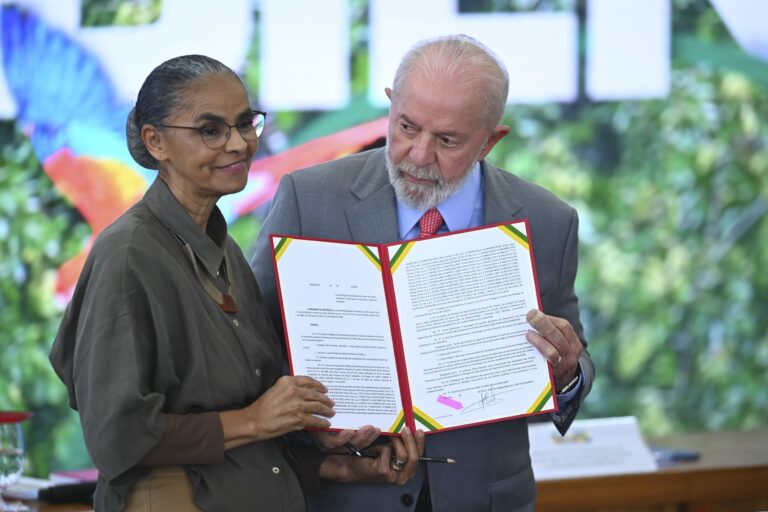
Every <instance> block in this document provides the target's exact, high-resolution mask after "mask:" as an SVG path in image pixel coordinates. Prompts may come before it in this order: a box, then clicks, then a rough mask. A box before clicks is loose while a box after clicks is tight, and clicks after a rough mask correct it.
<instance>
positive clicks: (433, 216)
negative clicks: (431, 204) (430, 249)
mask: <svg viewBox="0 0 768 512" xmlns="http://www.w3.org/2000/svg"><path fill="white" fill-rule="evenodd" d="M442 224H443V216H442V215H440V212H439V211H437V208H431V209H429V210H427V211H426V212H424V215H422V217H421V218H420V219H419V238H427V237H430V236H433V235H434V234H435V233H437V230H438V229H440V226H441V225H442Z"/></svg>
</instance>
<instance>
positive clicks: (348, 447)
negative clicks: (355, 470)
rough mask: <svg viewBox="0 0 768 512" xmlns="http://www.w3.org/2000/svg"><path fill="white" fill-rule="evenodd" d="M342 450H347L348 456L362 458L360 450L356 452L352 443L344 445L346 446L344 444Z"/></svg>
mask: <svg viewBox="0 0 768 512" xmlns="http://www.w3.org/2000/svg"><path fill="white" fill-rule="evenodd" d="M344 448H346V449H347V450H349V455H354V456H356V457H362V456H363V454H362V453H360V450H358V449H357V448H355V446H354V445H353V444H352V443H346V444H344Z"/></svg>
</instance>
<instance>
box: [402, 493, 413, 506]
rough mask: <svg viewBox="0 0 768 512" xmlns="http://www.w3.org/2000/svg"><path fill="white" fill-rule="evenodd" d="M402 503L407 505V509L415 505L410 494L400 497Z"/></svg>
mask: <svg viewBox="0 0 768 512" xmlns="http://www.w3.org/2000/svg"><path fill="white" fill-rule="evenodd" d="M400 501H401V502H402V503H403V505H405V506H406V507H410V506H411V505H413V496H411V495H410V494H403V495H402V496H400Z"/></svg>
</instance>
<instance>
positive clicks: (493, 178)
mask: <svg viewBox="0 0 768 512" xmlns="http://www.w3.org/2000/svg"><path fill="white" fill-rule="evenodd" d="M482 166H483V205H484V206H483V207H484V209H485V211H484V212H483V222H484V223H485V224H497V223H499V222H506V221H508V220H515V219H517V218H519V216H520V210H521V209H522V208H523V205H522V203H521V202H520V200H519V199H518V197H517V191H516V190H514V188H512V187H510V186H509V184H508V183H507V182H506V181H505V180H503V179H502V176H501V175H500V173H502V172H506V171H502V170H501V169H499V168H497V167H494V166H493V165H491V164H489V163H488V162H485V161H483V163H482Z"/></svg>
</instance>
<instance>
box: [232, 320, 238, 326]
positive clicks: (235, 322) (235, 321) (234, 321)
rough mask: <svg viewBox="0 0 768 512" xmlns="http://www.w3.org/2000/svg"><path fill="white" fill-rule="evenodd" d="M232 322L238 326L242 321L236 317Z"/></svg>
mask: <svg viewBox="0 0 768 512" xmlns="http://www.w3.org/2000/svg"><path fill="white" fill-rule="evenodd" d="M232 324H233V325H234V326H235V327H237V326H239V325H240V322H238V321H237V318H235V319H234V320H232Z"/></svg>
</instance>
